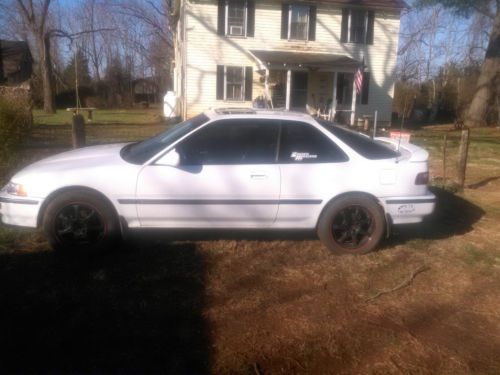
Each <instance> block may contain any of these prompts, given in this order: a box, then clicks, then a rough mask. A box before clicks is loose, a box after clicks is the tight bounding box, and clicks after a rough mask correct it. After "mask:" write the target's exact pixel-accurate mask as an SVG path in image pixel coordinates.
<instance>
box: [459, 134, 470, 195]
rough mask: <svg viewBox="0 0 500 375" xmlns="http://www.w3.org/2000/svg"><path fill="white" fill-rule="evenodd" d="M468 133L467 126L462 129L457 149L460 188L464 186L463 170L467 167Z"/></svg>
mask: <svg viewBox="0 0 500 375" xmlns="http://www.w3.org/2000/svg"><path fill="white" fill-rule="evenodd" d="M469 135H470V129H469V128H467V129H464V130H462V138H461V140H460V149H459V151H458V183H459V184H460V187H461V188H462V189H463V188H464V186H465V171H466V169H467V156H468V154H469Z"/></svg>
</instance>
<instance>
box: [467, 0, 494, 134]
mask: <svg viewBox="0 0 500 375" xmlns="http://www.w3.org/2000/svg"><path fill="white" fill-rule="evenodd" d="M499 80H500V9H497V13H496V16H495V19H494V21H493V27H492V31H491V36H490V41H489V43H488V49H487V50H486V57H485V60H484V64H483V66H482V68H481V73H480V75H479V79H478V81H477V86H476V92H475V94H474V97H473V98H472V102H471V104H470V106H469V110H468V112H467V117H466V120H465V125H467V126H470V127H474V126H484V125H487V124H486V120H487V117H488V111H489V110H490V108H491V106H493V105H494V103H495V102H496V98H497V97H498V95H500V93H499V92H498V89H497V86H498V81H499Z"/></svg>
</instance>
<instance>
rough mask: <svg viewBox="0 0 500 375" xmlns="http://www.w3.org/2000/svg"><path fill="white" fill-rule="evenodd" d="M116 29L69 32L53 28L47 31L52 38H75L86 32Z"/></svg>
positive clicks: (106, 29) (105, 29)
mask: <svg viewBox="0 0 500 375" xmlns="http://www.w3.org/2000/svg"><path fill="white" fill-rule="evenodd" d="M114 30H115V29H112V28H102V29H95V30H84V31H79V32H76V33H68V32H67V31H64V30H61V29H52V30H50V31H48V32H47V34H48V36H49V37H50V38H52V37H54V38H68V39H71V40H73V39H74V38H76V37H78V36H80V35H84V34H91V33H98V32H101V31H114Z"/></svg>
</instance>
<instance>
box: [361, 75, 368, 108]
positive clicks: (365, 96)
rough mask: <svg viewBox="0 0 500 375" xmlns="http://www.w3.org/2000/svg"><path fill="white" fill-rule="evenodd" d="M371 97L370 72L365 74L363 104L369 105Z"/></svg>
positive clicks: (362, 93)
mask: <svg viewBox="0 0 500 375" xmlns="http://www.w3.org/2000/svg"><path fill="white" fill-rule="evenodd" d="M369 95H370V72H364V73H363V89H362V90H361V104H368V97H369Z"/></svg>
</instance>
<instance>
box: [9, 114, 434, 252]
mask: <svg viewBox="0 0 500 375" xmlns="http://www.w3.org/2000/svg"><path fill="white" fill-rule="evenodd" d="M427 160H428V153H427V152H426V151H425V150H423V149H421V148H419V147H417V146H415V145H412V144H410V143H406V142H404V141H401V140H393V139H388V138H377V139H376V140H372V139H370V138H369V137H367V136H365V135H362V134H359V133H356V132H353V131H350V130H347V129H344V128H342V127H339V126H335V125H333V124H332V123H329V122H325V121H321V120H318V119H315V118H312V117H311V116H308V115H306V114H302V113H293V112H273V111H265V110H263V111H260V110H250V109H218V110H211V111H207V112H205V113H203V114H200V115H198V116H196V117H194V118H192V119H190V120H187V121H185V122H183V123H181V124H179V125H176V126H174V127H173V128H171V129H169V130H167V131H166V132H164V133H162V134H160V135H158V136H156V137H154V138H151V139H148V140H145V141H143V142H139V143H131V144H117V145H105V146H93V147H86V148H82V149H77V150H73V151H69V152H65V153H62V154H59V155H55V156H52V157H49V158H47V159H43V160H40V161H38V162H36V163H34V164H32V165H30V166H28V167H26V168H24V169H23V170H21V171H20V172H19V173H17V174H16V175H15V176H14V177H13V178H12V180H11V181H10V182H9V183H8V184H7V186H5V187H4V188H3V189H2V190H1V192H0V204H1V208H0V214H1V217H2V221H3V223H5V224H8V225H14V226H23V227H32V228H42V229H43V231H44V232H45V234H46V236H47V238H48V241H49V243H50V244H51V246H52V247H53V248H55V249H78V248H92V249H96V248H97V249H99V248H102V247H106V246H112V245H113V243H114V242H115V241H116V240H117V239H119V238H120V236H121V235H122V234H123V233H124V232H125V231H127V230H129V229H133V228H212V229H215V230H217V229H219V228H240V229H241V228H252V229H256V228H258V229H316V230H317V233H318V235H319V237H320V239H321V240H322V241H323V243H324V244H325V245H326V246H327V247H328V248H329V249H330V250H332V251H333V252H335V253H351V254H362V253H366V252H369V251H371V250H372V249H374V248H375V247H376V246H377V244H378V243H379V241H380V240H381V238H382V237H383V236H384V235H387V234H388V233H389V227H390V225H392V224H405V223H418V222H420V221H422V219H423V217H424V216H425V215H429V214H431V213H432V212H433V210H434V206H435V196H434V195H433V194H432V193H431V192H429V190H428V188H427V183H428V179H429V174H428V165H427Z"/></svg>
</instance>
